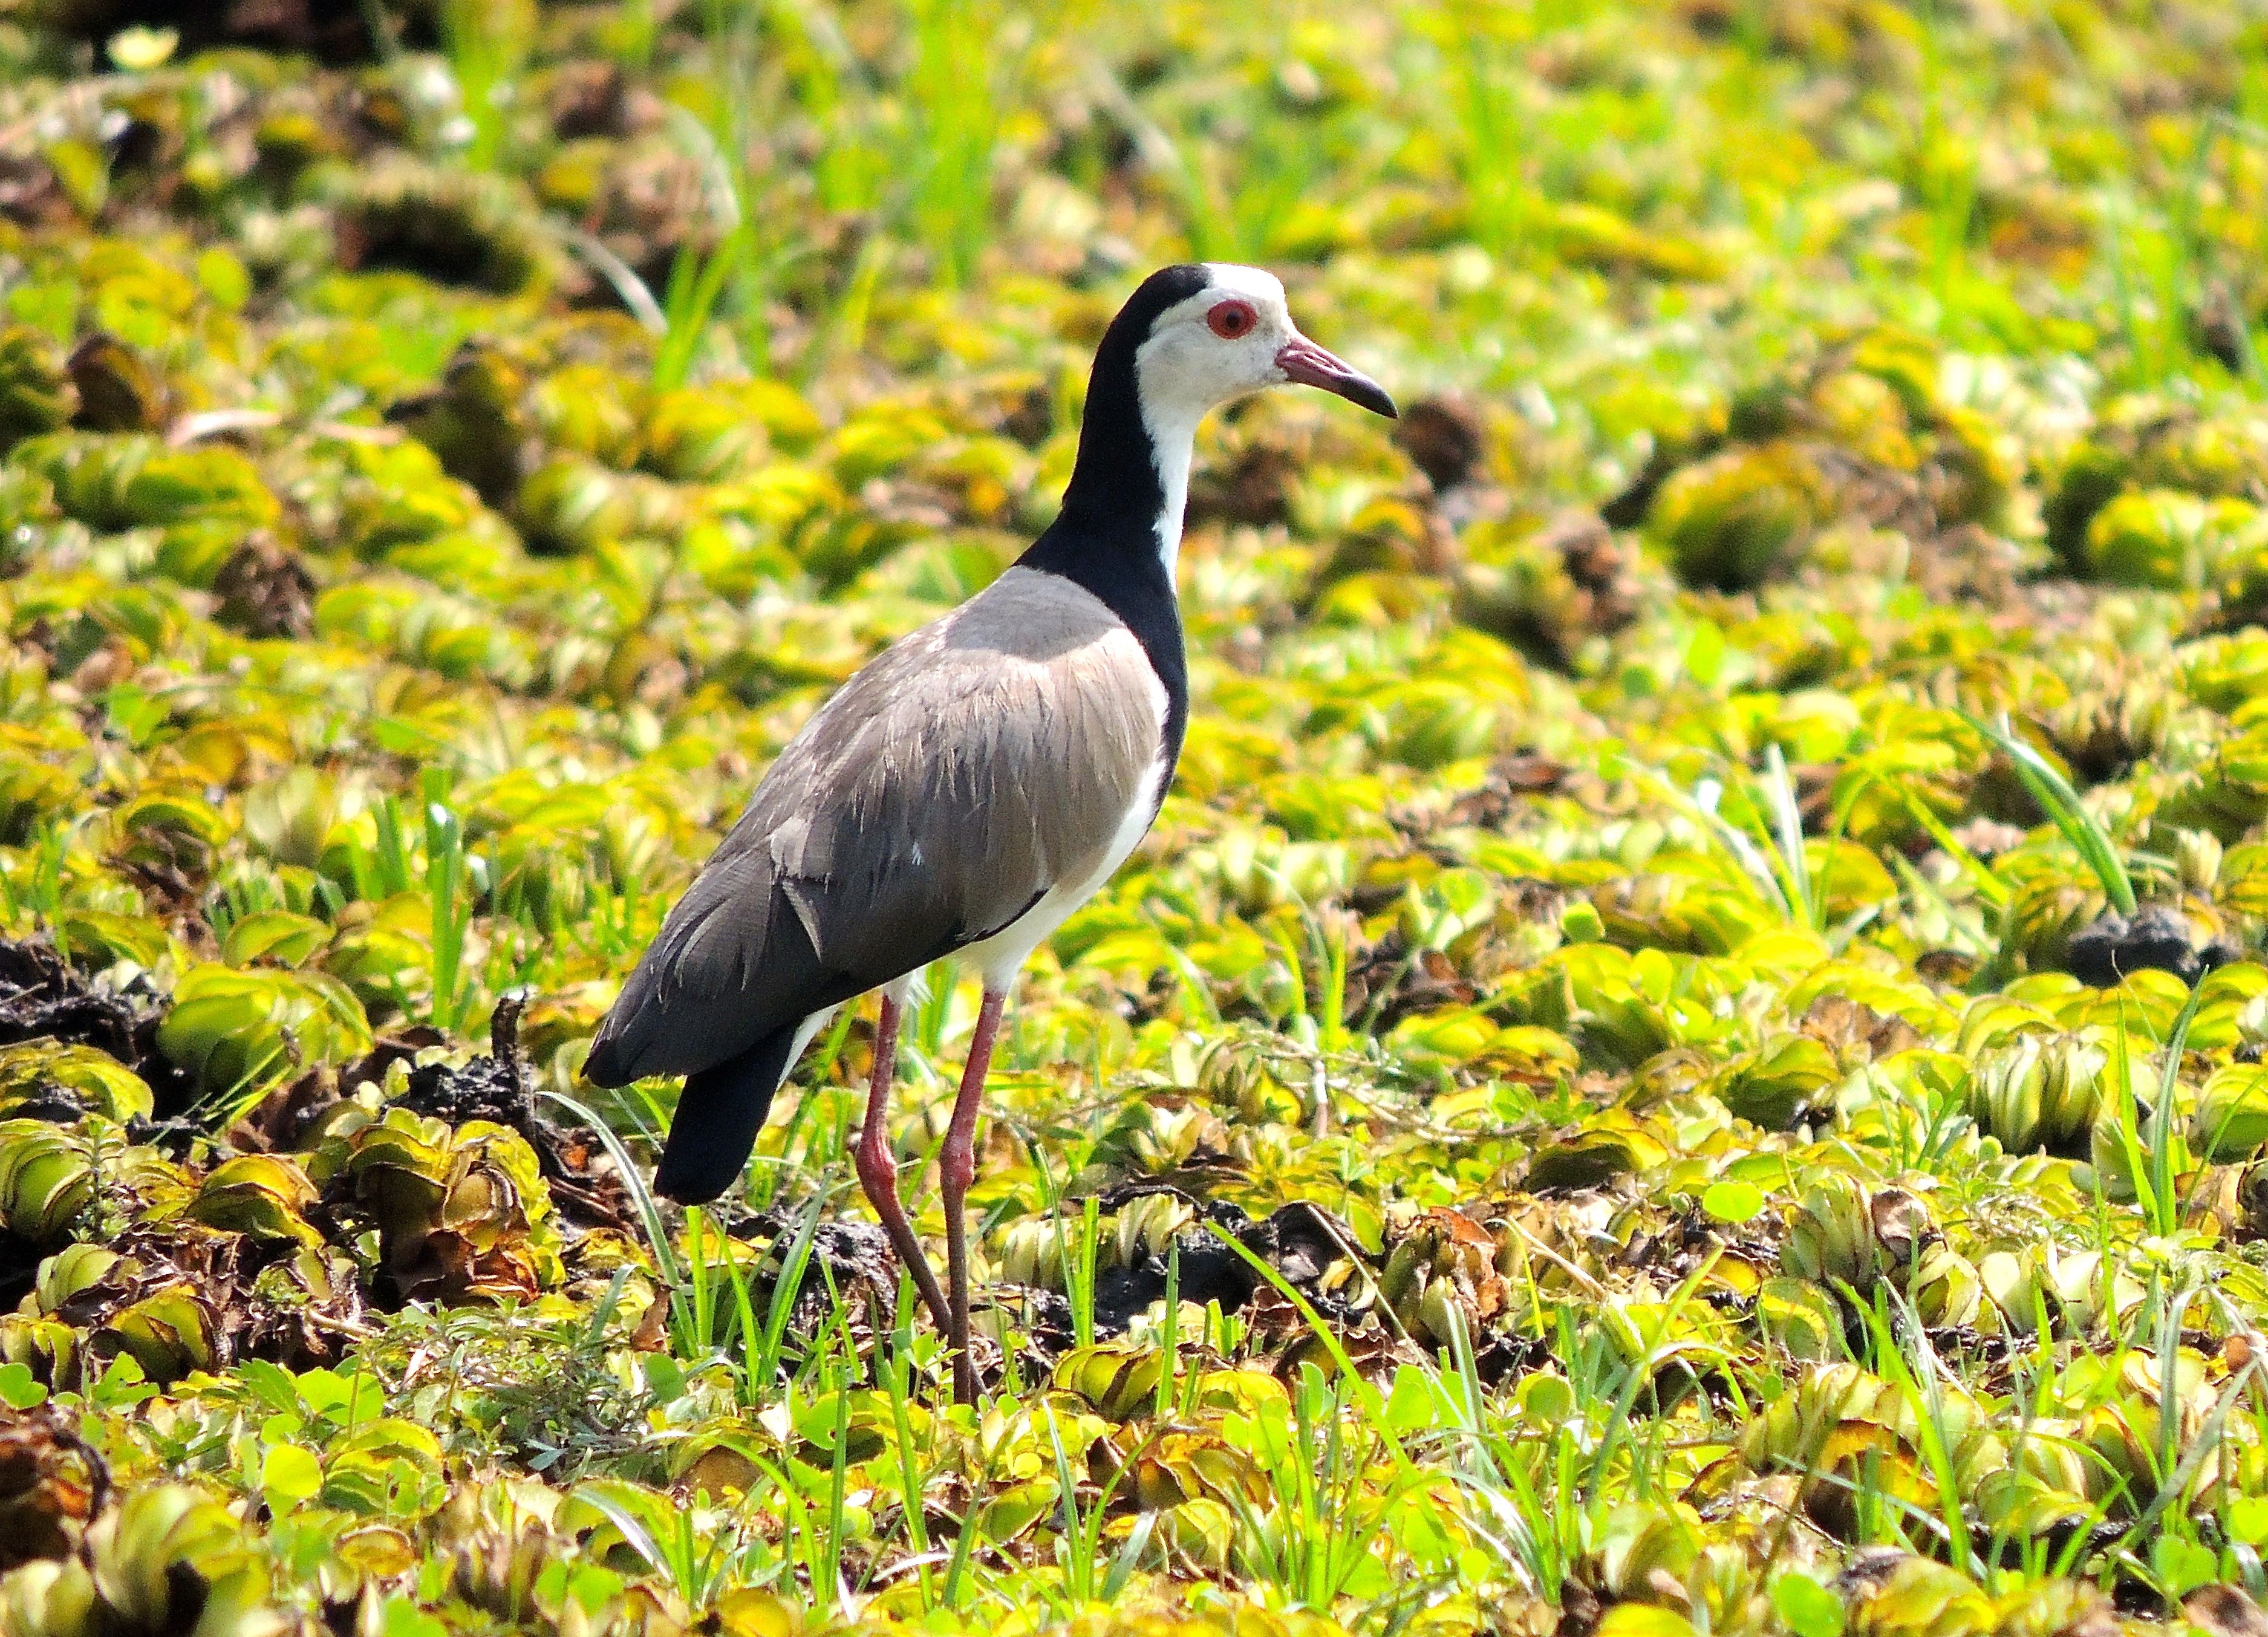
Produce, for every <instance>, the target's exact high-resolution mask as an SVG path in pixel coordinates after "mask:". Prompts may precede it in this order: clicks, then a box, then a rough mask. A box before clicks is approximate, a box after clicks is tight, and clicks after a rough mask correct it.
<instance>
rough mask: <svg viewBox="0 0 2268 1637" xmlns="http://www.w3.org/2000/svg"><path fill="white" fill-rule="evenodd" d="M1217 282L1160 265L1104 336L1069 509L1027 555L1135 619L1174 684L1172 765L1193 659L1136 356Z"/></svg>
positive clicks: (1200, 272) (1169, 723)
mask: <svg viewBox="0 0 2268 1637" xmlns="http://www.w3.org/2000/svg"><path fill="white" fill-rule="evenodd" d="M1209 282H1210V280H1209V278H1208V275H1206V272H1205V270H1204V268H1201V267H1195V266H1186V265H1185V266H1181V267H1170V268H1160V270H1159V271H1158V272H1155V273H1152V275H1150V276H1149V277H1148V278H1146V279H1145V280H1143V281H1142V285H1141V288H1140V289H1138V290H1136V291H1135V292H1134V294H1133V295H1132V296H1131V297H1128V299H1127V302H1126V305H1124V306H1123V307H1122V308H1120V309H1119V312H1118V316H1117V317H1116V318H1115V319H1112V320H1111V321H1110V327H1109V329H1108V330H1107V331H1105V332H1104V333H1103V337H1102V344H1101V346H1100V347H1098V348H1096V349H1095V352H1094V374H1093V375H1092V376H1091V377H1090V378H1088V382H1087V389H1086V418H1085V420H1084V421H1083V422H1081V424H1080V426H1079V460H1078V463H1077V464H1076V465H1075V466H1073V467H1072V468H1071V482H1070V483H1069V485H1067V486H1066V487H1065V488H1064V500H1063V510H1062V511H1060V512H1059V513H1057V517H1056V520H1055V521H1054V522H1053V523H1051V524H1049V525H1048V528H1047V532H1045V533H1043V534H1042V535H1041V536H1040V538H1039V539H1038V540H1035V541H1034V542H1033V543H1032V547H1031V549H1030V550H1028V551H1027V552H1026V553H1025V554H1023V556H1021V557H1020V558H1019V559H1018V560H1017V561H1018V563H1019V565H1020V567H1023V568H1027V569H1039V570H1041V571H1042V572H1044V573H1048V574H1059V575H1061V576H1063V577H1064V578H1065V579H1067V580H1071V581H1072V582H1074V583H1076V584H1079V585H1082V586H1085V587H1086V589H1087V590H1088V591H1092V592H1094V594H1095V596H1097V597H1099V598H1101V599H1102V602H1103V604H1104V606H1106V607H1108V609H1109V610H1110V611H1111V613H1115V614H1116V615H1117V616H1118V617H1119V618H1120V619H1121V620H1124V621H1125V622H1126V627H1127V629H1129V630H1130V631H1131V632H1133V633H1134V636H1135V640H1136V641H1138V642H1140V643H1141V644H1142V651H1143V652H1144V653H1145V654H1147V655H1148V656H1149V657H1150V666H1151V669H1152V670H1153V671H1155V672H1157V673H1158V680H1159V681H1160V682H1161V683H1163V684H1164V685H1165V688H1166V730H1165V742H1164V745H1162V746H1161V749H1162V750H1163V752H1164V754H1165V757H1166V760H1167V763H1168V764H1169V765H1170V764H1171V763H1173V762H1174V761H1176V760H1179V758H1180V756H1181V752H1182V736H1183V735H1184V734H1185V733H1186V732H1187V731H1188V730H1189V657H1188V655H1187V653H1186V652H1185V651H1184V650H1183V647H1182V611H1181V606H1180V604H1179V603H1178V602H1177V601H1176V600H1175V596H1174V576H1173V575H1172V573H1171V571H1169V570H1168V569H1167V567H1166V563H1165V560H1164V558H1163V557H1162V556H1161V555H1160V552H1159V545H1158V521H1159V515H1160V513H1161V512H1163V511H1164V510H1165V509H1166V491H1165V486H1164V485H1163V483H1161V482H1160V480H1159V477H1158V461H1157V453H1156V451H1155V450H1154V449H1153V448H1152V445H1151V442H1150V429H1149V428H1148V427H1147V426H1145V424H1143V421H1142V395H1141V388H1140V385H1139V383H1138V380H1137V378H1136V375H1135V369H1134V356H1135V353H1136V351H1137V349H1139V348H1140V346H1141V345H1142V343H1143V342H1144V341H1146V340H1148V339H1149V335H1150V327H1151V325H1152V324H1153V323H1155V322H1156V321H1157V318H1158V315H1159V314H1160V313H1161V312H1165V311H1166V310H1167V308H1169V307H1174V306H1178V305H1180V304H1181V303H1182V302H1184V301H1187V300H1188V299H1189V297H1191V296H1194V295H1196V294H1197V292H1198V291H1200V290H1204V288H1205V286H1206V284H1207V283H1209Z"/></svg>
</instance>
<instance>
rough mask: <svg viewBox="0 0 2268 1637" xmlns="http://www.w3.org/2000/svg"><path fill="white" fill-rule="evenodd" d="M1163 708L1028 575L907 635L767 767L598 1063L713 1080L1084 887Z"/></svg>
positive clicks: (1116, 647) (1152, 746)
mask: <svg viewBox="0 0 2268 1637" xmlns="http://www.w3.org/2000/svg"><path fill="white" fill-rule="evenodd" d="M1161 699H1162V690H1161V689H1160V687H1159V686H1158V685H1157V683H1156V681H1155V679H1154V676H1153V675H1152V672H1151V670H1150V665H1149V661H1148V659H1147V658H1146V657H1145V656H1144V654H1143V652H1142V650H1141V646H1140V644H1139V643H1138V642H1137V641H1136V640H1135V639H1134V637H1133V635H1132V634H1131V633H1130V632H1129V631H1128V630H1127V628H1125V626H1124V625H1123V623H1121V622H1120V621H1119V620H1118V619H1117V617H1116V615H1114V614H1112V613H1110V611H1109V610H1108V608H1107V607H1106V606H1104V605H1103V604H1102V603H1101V601H1100V600H1099V599H1097V598H1094V596H1093V595H1092V594H1091V593H1089V592H1087V591H1084V590H1082V589H1081V588H1079V587H1078V586H1077V585H1074V584H1071V582H1070V581H1067V580H1064V579H1061V578H1060V577H1058V576H1053V575H1046V574H1042V573H1038V572H1036V571H1034V570H1030V569H1010V570H1009V571H1008V573H1007V574H1005V575H1004V576H1001V579H1000V580H999V581H997V582H995V584H994V585H993V586H992V587H991V588H990V590H988V591H985V592H983V593H982V594H980V595H979V596H978V597H976V598H974V599H972V600H971V601H970V602H968V603H967V604H965V605H963V606H961V608H959V609H956V610H955V611H954V613H951V614H948V615H946V617H945V618H944V619H943V620H939V621H937V622H935V623H934V624H932V625H930V626H927V627H924V628H923V629H921V630H919V631H917V632H915V633H914V634H913V635H910V636H908V637H905V638H903V639H902V640H901V641H900V642H897V643H895V645H893V646H892V647H891V648H889V649H887V650H885V651H884V652H883V653H882V654H881V655H880V656H879V657H877V658H876V659H875V660H874V661H873V663H872V664H868V665H867V666H866V667H865V669H864V670H862V671H860V672H858V675H856V676H855V677H853V678H852V679H851V680H850V682H848V683H847V684H845V685H844V686H843V689H842V691H841V692H839V693H838V694H836V695H835V696H834V698H832V699H830V700H829V701H828V702H827V704H826V705H825V706H823V707H822V708H821V709H820V711H819V713H818V714H817V715H816V716H814V717H813V718H812V720H811V722H810V723H808V724H807V725H806V728H805V730H803V732H802V733H800V734H799V735H798V736H797V737H796V738H795V740H794V741H793V742H792V744H790V745H789V746H788V747H787V749H786V750H785V751H784V752H782V753H781V755H780V758H779V760H777V762H776V763H774V764H773V766H772V768H771V770H770V772H769V773H767V774H765V776H764V778H763V780H762V782H760V783H759V784H758V786H757V788H756V791H755V796H754V797H753V799H752V800H751V801H750V803H749V805H748V810H747V812H746V813H745V814H744V815H742V817H741V818H740V822H739V823H738V824H736V825H735V826H733V830H732V832H731V833H730V834H728V835H727V836H726V837H725V841H723V843H722V844H720V845H719V846H718V849H717V852H716V854H715V855H713V856H712V857H711V859H710V861H709V863H707V864H706V865H705V866H704V867H703V870H702V871H701V873H700V875H699V876H698V877H696V879H695V880H694V882H693V885H691V886H690V887H689V888H688V889H687V891H686V893H685V896H684V897H683V898H682V899H680V900H679V902H678V904H677V906H676V907H674V909H672V910H671V912H670V914H669V915H668V917H667V919H666V921H664V922H663V925H662V929H661V931H660V933H659V935H658V936H656V937H655V939H654V941H653V943H652V946H651V947H650V948H649V949H648V950H647V951H646V952H645V955H644V958H642V959H641V960H640V961H639V963H638V966H637V971H636V972H634V973H632V974H631V976H630V981H629V983H628V984H626V985H625V986H624V987H623V990H622V995H621V998H620V999H618V1000H617V1001H616V1002H615V1007H614V1009H613V1010H612V1011H610V1012H609V1013H608V1016H607V1019H606V1021H605V1023H604V1024H601V1025H600V1030H599V1034H598V1038H597V1039H595V1040H594V1041H593V1046H592V1052H591V1058H590V1062H589V1065H588V1066H587V1067H586V1068H585V1073H586V1074H588V1075H590V1076H591V1078H592V1079H593V1080H594V1081H597V1082H599V1083H601V1084H619V1083H624V1082H627V1081H629V1080H631V1079H636V1078H637V1077H640V1076H642V1075H660V1074H691V1073H697V1072H700V1071H702V1070H704V1069H707V1068H713V1067H714V1066H716V1065H717V1064H718V1063H721V1062H723V1061H726V1060H728V1059H730V1058H733V1057H735V1056H737V1055H738V1054H740V1053H742V1052H745V1051H746V1050H747V1049H748V1048H749V1047H750V1046H752V1045H753V1044H754V1043H755V1042H756V1041H757V1040H760V1039H763V1038H764V1037H765V1036H767V1035H770V1034H771V1033H772V1032H774V1031H777V1030H778V1029H781V1028H783V1027H785V1026H787V1025H788V1024H792V1023H794V1022H796V1021H798V1020H799V1019H800V1018H802V1017H806V1016H808V1015H809V1014H811V1013H812V1012H814V1011H816V1010H819V1009H821V1008H823V1007H827V1006H831V1005H835V1004H836V1003H838V1002H842V1001H844V1000H848V999H850V998H851V997H852V996H855V995H861V994H863V993H865V991H866V990H868V989H871V988H874V987H878V986H880V985H881V984H884V983H887V982H889V981H891V980H893V979H895V978H898V977H901V976H902V975H904V974H905V973H908V972H911V971H914V970H916V969H917V968H918V967H920V966H923V965H926V964H928V963H929V962H930V961H932V960H935V959H937V958H939V957H940V956H944V955H946V954H950V953H951V952H952V951H954V950H955V949H958V948H961V947H962V946H964V945H966V944H969V943H976V942H978V941H979V940H981V939H983V938H984V937H987V936H990V934H992V933H994V932H997V931H998V930H1000V929H1002V928H1003V927H1005V926H1007V925H1008V924H1010V923H1011V922H1013V921H1015V920H1016V919H1017V918H1018V917H1019V916H1020V915H1021V914H1023V913H1024V912H1025V911H1026V910H1027V909H1029V908H1030V907H1032V905H1033V904H1034V903H1035V902H1036V901H1037V900H1038V899H1040V898H1041V897H1042V895H1044V894H1045V893H1046V892H1047V891H1048V890H1049V888H1050V887H1051V886H1053V885H1056V883H1057V882H1058V881H1061V880H1065V879H1074V880H1076V879H1081V878H1083V877H1084V876H1085V875H1086V874H1087V873H1091V872H1092V871H1093V870H1094V869H1095V868H1096V867H1097V865H1098V863H1099V862H1100V860H1101V858H1102V856H1103V855H1104V851H1105V849H1106V848H1107V847H1108V843H1109V841H1110V839H1111V837H1112V836H1113V835H1115V834H1116V833H1117V831H1118V829H1119V826H1120V824H1121V821H1122V819H1123V817H1124V815H1125V813H1126V811H1127V810H1128V808H1129V807H1130V804H1133V803H1134V802H1136V801H1138V800H1139V799H1141V797H1142V796H1143V793H1144V792H1145V789H1146V788H1147V785H1146V781H1147V779H1148V775H1149V774H1150V773H1151V771H1152V768H1153V767H1154V766H1155V764H1156V760H1157V757H1158V755H1159V753H1160V734H1161V730H1162V725H1163V723H1162V707H1161V705H1160V700H1161Z"/></svg>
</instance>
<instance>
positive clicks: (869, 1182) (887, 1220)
mask: <svg viewBox="0 0 2268 1637" xmlns="http://www.w3.org/2000/svg"><path fill="white" fill-rule="evenodd" d="M897 1070H898V1003H897V1002H896V1001H895V1000H893V999H892V998H891V997H890V996H889V995H887V994H885V995H883V996H882V1015H881V1017H880V1019H878V1020H877V1022H876V1024H875V1026H874V1075H873V1080H872V1082H870V1083H869V1084H868V1085H867V1087H866V1119H865V1124H864V1125H863V1126H861V1127H859V1131H858V1186H860V1187H862V1188H864V1189H865V1191H866V1198H867V1199H868V1200H871V1201H872V1202H873V1207H874V1215H877V1216H879V1217H880V1218H881V1219H882V1230H883V1231H884V1232H885V1233H887V1234H888V1235H889V1236H890V1244H891V1245H892V1246H893V1247H894V1248H895V1250H896V1252H897V1253H898V1260H899V1261H900V1262H901V1263H902V1264H903V1265H904V1266H905V1270H906V1272H907V1273H909V1274H912V1275H913V1281H914V1288H915V1289H917V1290H918V1291H920V1292H921V1299H922V1305H923V1306H924V1307H926V1308H927V1309H929V1316H930V1318H932V1320H933V1321H934V1322H935V1323H936V1325H937V1327H938V1331H939V1333H940V1334H945V1333H949V1332H950V1331H951V1329H952V1327H953V1309H952V1307H951V1306H950V1305H949V1304H948V1303H946V1299H945V1291H944V1289H943V1288H941V1287H940V1286H939V1284H938V1282H937V1274H936V1272H935V1271H934V1270H933V1269H932V1267H931V1266H930V1265H929V1259H928V1258H927V1257H926V1256H924V1255H923V1254H922V1248H921V1241H920V1240H919V1239H917V1238H916V1237H914V1225H913V1223H911V1222H908V1221H907V1220H906V1208H905V1205H904V1204H903V1202H902V1201H901V1200H899V1198H898V1162H897V1158H896V1156H894V1155H893V1154H892V1153H891V1152H890V1131H889V1118H888V1116H889V1100H890V1086H891V1083H892V1082H893V1081H895V1079H896V1078H897Z"/></svg>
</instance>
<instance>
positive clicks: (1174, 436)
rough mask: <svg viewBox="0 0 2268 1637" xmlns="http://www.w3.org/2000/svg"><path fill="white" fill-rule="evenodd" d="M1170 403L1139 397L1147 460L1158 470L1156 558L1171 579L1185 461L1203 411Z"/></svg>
mask: <svg viewBox="0 0 2268 1637" xmlns="http://www.w3.org/2000/svg"><path fill="white" fill-rule="evenodd" d="M1206 407H1210V406H1201V407H1194V408H1192V407H1189V406H1187V405H1183V404H1179V403H1174V402H1171V401H1168V402H1167V403H1165V404H1162V405H1160V404H1152V401H1151V400H1150V396H1149V394H1148V393H1144V394H1143V400H1142V426H1143V429H1145V431H1147V432H1148V433H1149V434H1150V459H1151V460H1152V463H1153V464H1154V465H1155V466H1157V468H1158V488H1159V491H1160V495H1161V496H1162V497H1163V498H1162V499H1161V500H1160V503H1159V506H1158V521H1157V525H1156V528H1157V535H1158V557H1159V560H1160V562H1163V563H1164V564H1165V565H1166V577H1167V580H1169V581H1170V580H1171V579H1172V578H1173V577H1174V568H1175V564H1176V563H1177V562H1180V561H1181V554H1182V511H1183V510H1185V509H1186V508H1187V507H1188V505H1189V461H1190V459H1192V458H1193V457H1194V455H1195V452H1196V450H1197V422H1200V421H1202V420H1204V415H1205V408H1206Z"/></svg>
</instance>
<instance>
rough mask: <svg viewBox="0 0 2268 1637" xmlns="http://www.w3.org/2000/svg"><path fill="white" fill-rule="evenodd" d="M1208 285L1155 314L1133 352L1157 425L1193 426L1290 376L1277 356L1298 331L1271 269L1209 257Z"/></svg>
mask: <svg viewBox="0 0 2268 1637" xmlns="http://www.w3.org/2000/svg"><path fill="white" fill-rule="evenodd" d="M1205 271H1206V273H1207V274H1208V275H1210V283H1207V284H1206V286H1205V288H1204V290H1199V291H1198V292H1197V294H1196V295H1194V296H1191V297H1189V298H1188V299H1187V300H1185V301H1182V302H1180V303H1178V304H1177V305H1174V306H1171V307H1168V308H1167V309H1166V310H1165V311H1164V312H1161V313H1160V314H1159V315H1158V316H1157V318H1156V319H1154V320H1152V323H1151V326H1150V334H1149V336H1148V338H1147V339H1146V340H1145V341H1143V343H1142V345H1141V346H1140V347H1139V348H1138V349H1136V351H1135V355H1134V361H1135V362H1134V369H1135V375H1136V378H1137V380H1138V382H1139V384H1140V386H1141V392H1142V407H1143V411H1144V413H1145V415H1147V416H1148V417H1149V419H1150V421H1151V424H1152V428H1153V429H1159V428H1161V427H1163V426H1166V425H1189V426H1192V427H1194V426H1195V424H1196V423H1197V421H1198V420H1199V419H1201V418H1202V417H1203V416H1204V413H1205V411H1206V410H1208V409H1211V408H1213V407H1217V406H1219V405H1220V404H1225V403H1227V402H1229V401H1230V400H1233V399H1237V398H1241V397H1243V396H1244V395H1245V394H1246V393H1256V392H1258V391H1259V390H1260V389H1261V388H1262V387H1263V386H1276V385H1281V384H1282V383H1283V382H1284V381H1285V379H1286V377H1285V373H1284V371H1283V368H1282V367H1281V366H1280V365H1279V364H1278V363H1277V362H1276V355H1277V354H1278V353H1279V352H1281V351H1282V350H1283V349H1285V346H1287V345H1288V344H1290V342H1291V341H1292V339H1293V338H1294V337H1296V336H1297V335H1298V334H1299V333H1300V332H1299V331H1298V329H1296V328H1295V327H1293V326H1292V314H1291V312H1290V310H1289V309H1288V308H1287V307H1286V306H1285V304H1284V286H1283V285H1282V284H1281V283H1278V282H1277V279H1276V275H1274V274H1272V273H1263V272H1262V271H1261V270H1260V269H1259V268H1243V267H1236V266H1234V265H1233V264H1231V263H1228V262H1222V261H1215V262H1211V263H1209V264H1208V265H1207V266H1206V268H1205Z"/></svg>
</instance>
